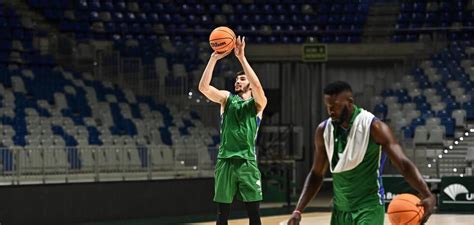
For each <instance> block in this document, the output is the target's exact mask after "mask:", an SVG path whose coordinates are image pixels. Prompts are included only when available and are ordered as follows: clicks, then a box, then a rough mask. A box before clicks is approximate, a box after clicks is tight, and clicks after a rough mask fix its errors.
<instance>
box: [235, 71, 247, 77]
mask: <svg viewBox="0 0 474 225" xmlns="http://www.w3.org/2000/svg"><path fill="white" fill-rule="evenodd" d="M240 75H245V72H244V71H243V70H241V71H239V72H237V73H235V77H237V76H240Z"/></svg>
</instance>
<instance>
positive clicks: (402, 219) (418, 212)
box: [387, 194, 424, 225]
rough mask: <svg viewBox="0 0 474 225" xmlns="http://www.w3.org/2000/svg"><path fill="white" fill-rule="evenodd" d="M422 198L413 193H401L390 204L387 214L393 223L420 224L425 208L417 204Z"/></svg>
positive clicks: (394, 224) (396, 224)
mask: <svg viewBox="0 0 474 225" xmlns="http://www.w3.org/2000/svg"><path fill="white" fill-rule="evenodd" d="M419 202H420V199H419V198H418V197H416V196H415V195H412V194H400V195H397V196H395V198H393V200H392V202H390V205H388V209H387V214H388V218H389V220H390V223H392V225H399V224H400V225H401V224H406V225H418V224H420V220H421V217H422V216H423V213H424V209H423V207H422V206H417V204H418V203H419Z"/></svg>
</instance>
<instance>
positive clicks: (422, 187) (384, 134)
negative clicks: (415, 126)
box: [371, 120, 436, 223]
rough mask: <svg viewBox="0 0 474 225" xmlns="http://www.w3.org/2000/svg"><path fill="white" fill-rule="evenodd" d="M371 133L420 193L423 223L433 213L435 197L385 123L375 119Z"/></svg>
mask: <svg viewBox="0 0 474 225" xmlns="http://www.w3.org/2000/svg"><path fill="white" fill-rule="evenodd" d="M371 135H372V138H373V139H374V141H375V142H376V143H377V144H380V145H381V146H382V149H383V151H385V153H387V155H388V157H389V158H390V161H391V162H392V163H393V164H394V165H395V166H396V167H397V169H398V171H399V172H400V173H401V174H402V175H403V177H405V180H406V181H407V182H408V183H409V184H410V186H411V187H413V188H414V189H415V190H416V191H418V192H419V193H420V195H421V198H422V200H421V202H420V205H423V207H424V208H425V214H424V215H423V217H422V219H421V221H422V223H425V222H426V221H427V220H428V218H429V217H430V215H431V214H432V213H433V208H434V206H435V204H436V199H435V197H434V195H433V194H431V192H430V189H429V188H428V186H427V185H426V183H425V181H424V180H423V177H422V176H421V174H420V172H419V171H418V169H417V168H416V166H415V165H414V164H413V163H412V162H411V161H410V159H408V157H407V156H406V155H405V153H404V152H403V150H402V147H401V146H400V145H399V144H398V142H397V141H396V139H395V137H394V136H393V133H392V131H391V130H390V128H389V127H388V126H387V124H385V123H384V122H382V121H380V120H375V121H374V122H373V123H372V126H371Z"/></svg>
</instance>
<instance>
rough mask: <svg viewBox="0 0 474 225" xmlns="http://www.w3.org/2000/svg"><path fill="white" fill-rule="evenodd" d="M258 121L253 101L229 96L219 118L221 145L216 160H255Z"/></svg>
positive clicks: (237, 96)
mask: <svg viewBox="0 0 474 225" xmlns="http://www.w3.org/2000/svg"><path fill="white" fill-rule="evenodd" d="M259 124H260V119H259V118H258V117H257V108H256V106H255V100H254V99H253V98H250V99H248V100H243V99H242V98H241V97H240V96H239V95H233V94H231V95H230V96H229V98H227V103H226V105H225V108H224V113H223V114H222V117H221V143H220V147H219V154H218V156H217V157H218V158H234V157H236V158H243V159H247V160H256V154H255V141H256V139H257V131H258V127H259Z"/></svg>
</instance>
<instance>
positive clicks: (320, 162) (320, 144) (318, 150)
mask: <svg viewBox="0 0 474 225" xmlns="http://www.w3.org/2000/svg"><path fill="white" fill-rule="evenodd" d="M323 132H324V122H323V123H321V124H319V126H318V128H316V134H315V135H314V145H315V149H314V159H313V167H312V168H311V171H310V172H309V174H308V176H307V177H306V181H305V184H304V187H303V192H302V193H301V196H300V199H299V200H298V204H297V205H296V209H295V212H294V213H293V215H292V216H291V218H290V220H289V221H288V225H296V224H299V222H300V220H301V215H300V213H301V212H302V211H303V210H304V208H305V207H306V206H307V205H308V203H309V202H310V201H311V200H313V198H314V197H315V196H316V194H317V193H318V192H319V190H320V189H321V186H322V184H323V179H324V175H325V174H326V171H327V168H328V165H329V161H328V158H327V155H326V147H325V146H324V138H323Z"/></svg>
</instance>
